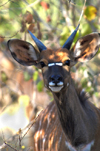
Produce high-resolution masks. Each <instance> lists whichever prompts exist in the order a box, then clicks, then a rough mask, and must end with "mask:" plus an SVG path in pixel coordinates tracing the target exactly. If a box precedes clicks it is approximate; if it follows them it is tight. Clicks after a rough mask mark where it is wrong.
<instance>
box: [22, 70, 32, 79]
mask: <svg viewBox="0 0 100 151" xmlns="http://www.w3.org/2000/svg"><path fill="white" fill-rule="evenodd" d="M30 78H31V76H30V75H29V73H28V72H27V71H26V72H24V79H25V81H28V80H30Z"/></svg>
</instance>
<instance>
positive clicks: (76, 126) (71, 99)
mask: <svg viewBox="0 0 100 151" xmlns="http://www.w3.org/2000/svg"><path fill="white" fill-rule="evenodd" d="M53 96H54V100H55V104H56V106H57V112H58V116H59V120H60V123H61V126H62V129H63V131H64V133H65V135H66V138H67V139H68V140H69V142H70V143H71V144H72V145H73V146H75V147H78V146H79V145H80V144H86V143H87V142H88V138H87V133H88V132H87V131H88V129H87V126H88V124H87V123H88V118H87V115H86V113H85V111H84V108H83V107H82V104H81V102H80V100H79V97H78V95H77V93H76V90H75V88H74V86H73V82H72V80H71V81H70V83H69V86H68V87H67V88H66V89H65V90H63V91H62V92H60V93H53Z"/></svg>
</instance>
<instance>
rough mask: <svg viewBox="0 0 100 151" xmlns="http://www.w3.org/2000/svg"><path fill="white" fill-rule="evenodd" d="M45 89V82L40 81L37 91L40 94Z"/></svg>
mask: <svg viewBox="0 0 100 151" xmlns="http://www.w3.org/2000/svg"><path fill="white" fill-rule="evenodd" d="M43 88H44V83H43V81H39V82H38V84H37V90H38V91H39V92H41V91H43Z"/></svg>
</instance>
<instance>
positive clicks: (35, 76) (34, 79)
mask: <svg viewBox="0 0 100 151" xmlns="http://www.w3.org/2000/svg"><path fill="white" fill-rule="evenodd" d="M38 76H39V74H38V71H35V72H34V74H33V81H37V79H38Z"/></svg>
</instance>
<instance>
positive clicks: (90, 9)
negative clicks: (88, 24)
mask: <svg viewBox="0 0 100 151" xmlns="http://www.w3.org/2000/svg"><path fill="white" fill-rule="evenodd" d="M96 15H97V9H96V7H94V6H92V5H90V6H87V7H86V8H85V11H84V17H85V18H86V19H87V20H89V21H91V20H93V19H94V18H95V17H96Z"/></svg>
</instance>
